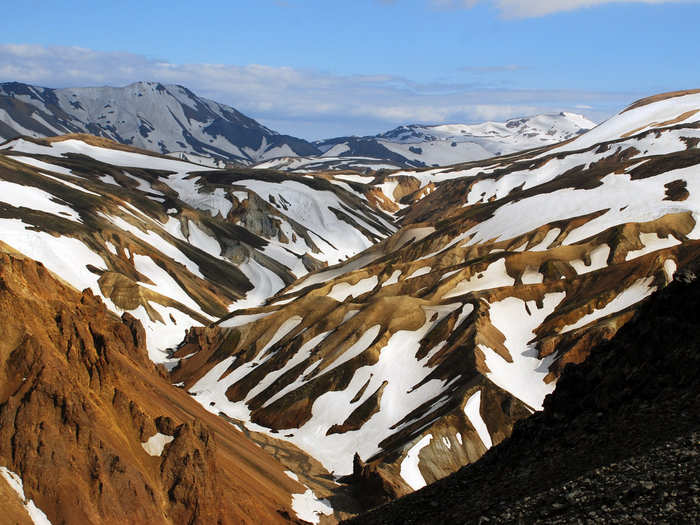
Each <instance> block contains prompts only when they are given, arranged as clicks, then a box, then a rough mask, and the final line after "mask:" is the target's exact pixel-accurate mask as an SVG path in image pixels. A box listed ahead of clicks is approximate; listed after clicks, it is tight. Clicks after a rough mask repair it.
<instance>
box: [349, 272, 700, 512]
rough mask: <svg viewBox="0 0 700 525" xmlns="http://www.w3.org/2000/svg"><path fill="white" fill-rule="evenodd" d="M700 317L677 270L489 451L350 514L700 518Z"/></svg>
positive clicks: (689, 280) (698, 287)
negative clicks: (431, 480) (444, 474)
mask: <svg viewBox="0 0 700 525" xmlns="http://www.w3.org/2000/svg"><path fill="white" fill-rule="evenodd" d="M699 324H700V281H698V280H695V275H694V273H693V272H690V271H680V272H677V274H676V280H675V281H674V282H673V283H671V284H670V285H669V286H668V287H667V288H665V289H663V290H662V291H660V292H656V293H655V294H654V295H653V296H652V297H651V298H650V299H648V300H647V302H646V304H645V305H644V306H643V307H642V308H641V309H640V311H639V312H638V314H637V315H636V316H635V318H634V320H632V321H631V322H629V323H628V324H626V325H625V326H623V327H622V328H621V329H620V330H619V332H618V334H617V335H616V336H615V337H614V338H613V339H612V340H610V341H609V342H606V343H603V344H601V345H599V346H598V347H596V348H595V349H594V350H593V351H592V353H591V355H590V357H589V359H588V360H587V361H586V362H584V363H583V364H580V365H569V366H567V367H566V368H565V370H564V372H563V374H562V376H561V379H560V380H559V383H558V385H557V389H556V390H555V392H554V393H553V394H551V395H550V396H548V397H547V399H546V401H545V408H544V411H543V412H541V413H538V414H535V415H533V416H532V417H530V418H528V419H526V420H523V421H521V422H519V423H518V424H516V426H515V428H514V431H513V434H512V436H511V437H510V438H509V439H507V440H506V441H504V442H503V443H502V444H501V445H499V446H497V447H494V448H493V449H492V450H490V451H489V452H488V453H487V454H486V455H485V456H484V457H483V458H482V459H481V460H480V461H479V462H477V463H475V464H473V465H470V466H468V467H465V468H463V469H462V470H460V471H459V472H457V473H456V474H454V475H452V476H450V477H449V478H446V479H443V480H441V481H438V482H436V483H434V484H433V485H430V486H428V487H426V488H425V489H423V490H420V491H418V492H416V493H414V494H411V495H409V496H406V497H405V498H402V499H400V500H397V501H396V502H394V503H391V504H388V505H385V506H383V507H380V508H378V509H375V510H374V511H372V512H371V513H369V514H367V515H364V516H361V517H359V518H357V519H355V520H353V521H351V522H349V523H362V524H363V525H364V524H367V525H372V524H380V523H381V524H388V523H406V524H409V523H428V522H432V523H453V522H460V523H534V522H538V523H572V522H576V521H577V520H579V519H580V520H584V522H586V523H603V522H637V523H655V522H666V523H696V522H697V521H698V519H699V518H700V516H699V515H698V508H699V507H698V484H697V481H696V480H697V475H698V466H699V464H700V463H699V461H698V430H699V429H700V402H699V400H700V377H699V376H698V373H697V372H698V369H700V333H699V332H698V326H699ZM684 480H687V481H688V482H689V483H688V485H684ZM659 520H662V521H659Z"/></svg>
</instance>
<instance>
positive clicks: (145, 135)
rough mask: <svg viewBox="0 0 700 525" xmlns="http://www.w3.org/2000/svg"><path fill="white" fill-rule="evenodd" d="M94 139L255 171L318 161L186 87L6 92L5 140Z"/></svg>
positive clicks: (1, 112) (0, 115)
mask: <svg viewBox="0 0 700 525" xmlns="http://www.w3.org/2000/svg"><path fill="white" fill-rule="evenodd" d="M65 133H91V134H93V135H98V136H102V137H107V138H110V139H112V140H115V141H117V142H120V143H122V144H128V145H132V146H136V147H139V148H143V149H147V150H151V151H157V152H159V153H169V152H178V153H180V154H184V155H185V156H187V155H189V156H190V157H191V158H190V160H193V161H197V160H199V159H200V158H202V157H203V158H204V159H205V162H207V163H210V162H211V161H207V160H206V159H209V158H210V159H214V160H218V161H219V162H235V163H242V164H250V163H254V162H260V161H263V160H266V159H271V158H275V157H281V156H296V155H314V154H317V153H318V150H317V149H316V147H315V146H313V145H312V144H310V143H309V142H306V141H304V140H301V139H297V138H295V137H290V136H287V135H280V134H279V133H276V132H274V131H272V130H270V129H268V128H266V127H265V126H263V125H261V124H259V123H258V122H256V121H255V120H253V119H251V118H249V117H247V116H245V115H243V114H242V113H240V112H238V111H236V110H235V109H234V108H232V107H230V106H226V105H224V104H219V103H218V102H214V101H213V100H208V99H205V98H201V97H198V96H197V95H195V94H194V93H192V92H191V91H190V90H189V89H187V88H185V87H183V86H177V85H168V86H165V85H163V84H159V83H156V82H136V83H134V84H130V85H128V86H125V87H119V88H115V87H95V88H70V89H49V88H43V87H37V86H31V85H28V84H21V83H18V82H8V83H4V84H0V137H1V138H6V139H8V138H14V137H17V136H19V135H26V136H30V137H48V136H53V135H62V134H65Z"/></svg>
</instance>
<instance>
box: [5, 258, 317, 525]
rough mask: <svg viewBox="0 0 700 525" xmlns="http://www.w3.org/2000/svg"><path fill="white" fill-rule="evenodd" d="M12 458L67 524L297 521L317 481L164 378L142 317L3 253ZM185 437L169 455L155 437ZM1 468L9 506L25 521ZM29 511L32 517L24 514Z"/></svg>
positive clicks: (37, 495)
mask: <svg viewBox="0 0 700 525" xmlns="http://www.w3.org/2000/svg"><path fill="white" fill-rule="evenodd" d="M0 326H1V327H2V336H3V337H2V338H1V339H0V465H3V466H6V467H7V468H9V469H10V470H12V471H13V472H16V473H17V474H18V475H19V476H20V477H21V478H22V480H23V483H24V491H25V495H26V497H27V499H31V500H33V501H34V502H35V503H36V505H37V506H38V507H39V508H40V509H41V510H43V511H44V512H45V513H46V515H47V516H48V518H49V519H50V520H51V522H52V523H54V524H60V523H80V524H93V523H94V524H97V523H119V524H123V523H149V524H160V523H163V524H167V523H178V524H179V523H192V524H194V523H201V524H209V523H222V524H223V523H255V524H258V523H284V522H288V521H289V520H290V518H289V516H294V513H293V512H292V511H291V509H290V504H291V498H290V494H291V493H301V492H304V488H303V487H302V486H301V485H300V484H298V483H296V482H294V481H292V480H291V479H290V478H289V477H287V476H286V475H285V474H284V472H283V468H282V467H281V466H280V465H279V464H278V463H277V462H276V461H275V460H274V459H273V458H272V457H271V456H269V455H267V454H266V453H265V452H263V451H262V450H261V449H260V448H258V447H256V446H255V445H253V443H252V442H249V441H248V440H247V439H246V438H245V437H244V436H243V434H241V433H239V431H238V430H236V429H235V428H234V427H233V426H231V425H230V424H229V423H227V422H225V421H224V420H222V419H220V418H218V417H216V416H214V415H211V414H209V413H207V412H206V411H205V410H204V409H203V408H202V407H201V406H200V405H198V404H197V403H196V402H195V401H194V400H193V399H192V398H191V397H189V396H188V395H187V394H186V393H185V392H184V391H183V390H181V389H178V388H176V387H174V386H172V385H170V384H168V382H167V381H166V379H165V374H164V373H162V372H161V371H160V370H159V369H157V368H156V367H155V366H154V365H153V364H152V363H151V362H150V361H149V360H148V357H147V353H146V349H145V347H144V333H143V328H142V327H141V325H140V323H139V322H138V321H137V320H136V319H134V318H133V317H131V316H129V315H124V317H123V318H122V319H119V318H118V317H117V316H115V315H114V314H111V313H109V312H108V311H107V310H106V309H105V307H104V305H103V304H102V303H101V301H100V300H99V299H98V298H96V297H95V296H93V295H92V293H90V292H87V291H86V292H83V294H80V293H78V292H76V291H74V290H73V289H70V288H68V287H67V286H65V285H64V284H62V283H60V282H58V281H57V280H56V279H55V278H54V277H53V276H52V275H51V274H50V273H49V272H48V271H47V270H46V269H45V268H44V267H43V266H42V265H41V264H39V263H36V262H35V261H32V260H30V259H27V258H23V257H20V256H17V255H11V254H9V253H5V252H0ZM156 433H160V434H163V435H166V436H172V441H170V443H167V444H165V446H164V448H163V450H162V453H161V455H159V456H158V455H156V456H152V455H149V454H148V453H147V452H146V450H145V449H144V447H143V446H142V443H144V442H147V441H148V440H149V438H151V437H152V436H154V435H155V434H156ZM12 498H13V496H12V493H9V492H8V490H7V489H6V484H4V481H3V480H0V502H2V503H3V504H2V507H3V512H5V513H6V514H5V515H4V517H5V518H8V519H11V522H12V523H14V522H18V523H22V522H23V521H22V519H24V518H22V519H20V517H16V518H15V517H14V516H20V515H21V512H19V511H20V510H22V509H21V507H18V506H17V504H16V501H15V500H13V499H12ZM25 522H26V520H25Z"/></svg>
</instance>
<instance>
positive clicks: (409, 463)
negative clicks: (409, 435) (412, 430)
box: [401, 434, 433, 490]
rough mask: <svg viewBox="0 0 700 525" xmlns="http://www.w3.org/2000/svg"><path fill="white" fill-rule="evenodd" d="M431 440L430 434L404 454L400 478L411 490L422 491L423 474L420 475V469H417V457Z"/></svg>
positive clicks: (423, 485) (423, 483)
mask: <svg viewBox="0 0 700 525" xmlns="http://www.w3.org/2000/svg"><path fill="white" fill-rule="evenodd" d="M432 440H433V435H432V434H428V435H427V436H424V437H423V438H422V439H421V440H420V441H418V443H416V444H415V445H413V446H412V447H411V448H410V449H409V451H408V454H406V457H405V458H404V460H403V461H402V462H401V477H402V478H403V480H404V481H405V482H406V483H408V485H409V486H410V487H411V488H412V489H413V490H418V489H422V488H423V487H425V485H426V482H425V479H424V478H423V474H421V472H420V469H419V468H418V461H419V457H418V456H419V454H420V451H421V450H423V449H424V448H425V447H427V446H428V445H430V442H431V441H432Z"/></svg>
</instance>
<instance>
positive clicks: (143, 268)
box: [0, 135, 395, 362]
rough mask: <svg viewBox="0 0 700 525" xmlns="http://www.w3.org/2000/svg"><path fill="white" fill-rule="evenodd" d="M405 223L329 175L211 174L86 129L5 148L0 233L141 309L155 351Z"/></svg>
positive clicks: (123, 305)
mask: <svg viewBox="0 0 700 525" xmlns="http://www.w3.org/2000/svg"><path fill="white" fill-rule="evenodd" d="M394 230H395V227H394V226H393V219H392V218H391V216H389V215H386V214H384V213H382V212H380V211H377V210H375V209H374V208H372V207H371V206H370V205H369V203H368V202H367V201H366V199H365V198H364V196H363V195H362V194H361V193H357V192H353V191H352V189H351V188H350V187H349V186H347V184H333V183H331V182H329V181H327V180H325V179H316V178H313V177H311V178H310V177H301V176H295V175H281V174H279V173H276V172H265V171H260V170H253V171H251V170H213V171H205V170H204V169H203V168H202V167H199V166H196V165H194V164H189V163H186V162H181V161H176V160H173V159H170V158H168V157H161V156H157V155H154V154H149V153H147V152H143V151H139V150H134V149H132V148H128V147H123V146H122V147H120V146H119V145H118V144H115V143H113V142H111V141H107V140H105V139H98V138H94V137H89V136H79V135H78V136H72V137H71V136H66V137H64V138H63V140H51V141H47V140H44V141H42V140H35V141H32V140H29V139H17V140H13V141H10V142H9V143H7V144H5V145H3V146H2V148H0V241H2V242H4V243H6V244H8V245H9V246H11V247H12V248H14V249H16V250H18V251H20V252H22V253H23V254H25V255H28V256H30V257H32V258H34V259H36V260H38V261H40V262H42V263H44V265H45V266H46V267H47V268H49V269H50V270H52V271H53V272H54V273H55V274H57V275H58V276H59V277H61V278H62V279H64V280H65V281H67V282H68V283H70V284H71V285H73V286H74V287H76V288H77V289H79V290H82V289H84V288H90V289H91V290H92V291H93V293H94V294H96V295H100V296H101V297H103V299H104V301H105V302H106V303H107V305H108V307H109V308H110V309H112V310H113V311H115V312H117V313H121V312H123V311H129V312H131V313H132V314H133V315H135V316H136V317H137V318H138V319H140V320H141V321H142V322H143V323H144V326H145V327H146V332H147V336H148V345H149V351H150V352H151V358H152V359H153V360H154V361H156V362H170V360H169V358H168V355H167V349H168V348H171V347H174V346H176V345H177V344H178V343H179V342H180V341H181V340H182V338H183V337H184V334H185V332H186V330H187V329H189V328H190V327H191V326H200V325H203V324H205V325H206V324H208V323H210V322H213V321H215V320H216V319H218V318H220V317H222V316H224V315H226V314H227V313H228V312H229V311H231V310H235V309H237V308H245V307H250V306H257V305H259V304H262V303H263V302H264V301H265V299H267V298H268V297H269V296H271V295H273V294H275V293H276V292H277V291H279V290H280V289H282V288H283V287H285V286H286V285H289V284H290V283H292V282H293V281H294V280H295V279H297V278H298V277H301V276H303V275H304V274H306V273H307V272H308V271H310V270H314V269H318V268H321V267H323V266H325V265H328V264H331V265H333V264H337V263H339V262H341V261H343V260H345V259H347V258H348V257H352V256H354V255H355V254H357V253H359V252H361V251H362V250H364V249H366V248H367V247H369V246H372V245H373V244H374V243H376V242H378V241H380V240H381V239H383V238H384V237H386V236H387V235H388V234H390V233H392V232H393V231H394Z"/></svg>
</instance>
